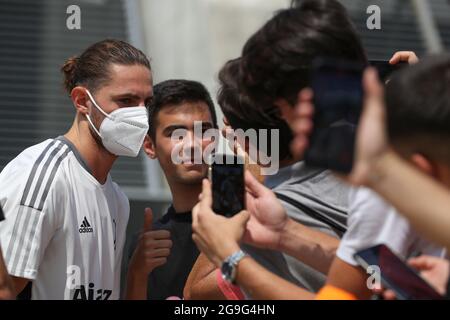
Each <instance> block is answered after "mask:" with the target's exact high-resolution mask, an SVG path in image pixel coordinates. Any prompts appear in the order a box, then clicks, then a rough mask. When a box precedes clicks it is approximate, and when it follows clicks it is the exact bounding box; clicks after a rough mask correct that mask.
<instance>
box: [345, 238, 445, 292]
mask: <svg viewBox="0 0 450 320" xmlns="http://www.w3.org/2000/svg"><path fill="white" fill-rule="evenodd" d="M354 257H355V259H356V261H357V262H358V263H359V264H360V265H361V267H362V268H364V270H367V268H368V267H369V266H378V267H379V271H380V273H379V275H380V279H381V284H382V285H383V286H384V287H386V288H388V289H391V290H393V291H394V292H395V294H396V296H397V299H400V300H431V299H432V300H442V299H444V297H443V296H442V295H440V294H439V293H438V292H436V290H435V289H434V288H432V287H431V286H430V285H429V284H428V282H426V281H425V280H424V279H423V278H422V277H421V276H420V275H419V274H418V273H417V272H416V271H415V270H414V269H412V268H411V267H410V266H408V265H407V264H406V263H405V262H403V261H402V260H401V259H400V258H399V257H398V256H397V255H395V254H394V253H393V252H392V251H391V250H390V249H389V248H388V247H387V246H386V245H383V244H381V245H377V246H374V247H371V248H368V249H365V250H362V251H359V252H357V253H356V254H355V256H354Z"/></svg>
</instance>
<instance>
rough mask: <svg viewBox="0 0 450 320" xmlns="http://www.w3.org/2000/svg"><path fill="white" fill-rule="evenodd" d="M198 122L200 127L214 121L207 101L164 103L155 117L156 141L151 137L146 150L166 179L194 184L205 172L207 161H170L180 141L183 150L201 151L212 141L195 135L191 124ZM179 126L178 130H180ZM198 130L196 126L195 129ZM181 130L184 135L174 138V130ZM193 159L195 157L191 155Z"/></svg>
mask: <svg viewBox="0 0 450 320" xmlns="http://www.w3.org/2000/svg"><path fill="white" fill-rule="evenodd" d="M196 122H197V126H199V124H198V122H201V129H202V130H201V131H202V132H204V131H206V130H208V129H210V128H213V121H212V117H211V113H210V111H209V108H208V105H207V104H206V103H205V102H202V101H199V102H183V103H181V104H180V105H173V106H164V107H163V108H162V109H161V110H160V111H159V112H158V114H157V115H156V117H155V124H154V125H155V128H156V130H155V139H154V140H155V141H152V140H151V139H150V143H147V144H146V146H145V150H146V152H147V154H148V155H149V156H150V157H152V158H157V159H158V161H159V163H160V165H161V168H162V169H163V171H164V174H165V175H166V178H167V180H168V182H169V183H171V182H176V183H183V184H197V183H201V181H202V179H203V178H204V177H206V175H207V172H208V165H207V164H205V163H203V162H202V164H194V163H181V164H177V163H174V161H172V152H173V151H174V149H175V148H176V149H177V150H179V149H180V143H182V144H183V147H184V149H185V151H191V154H192V156H193V155H194V154H195V152H197V153H198V152H200V153H201V155H202V159H203V150H204V149H205V148H206V147H207V146H208V145H209V144H210V143H212V140H211V139H203V138H202V137H199V136H195V134H194V124H195V123H196ZM180 129H181V130H180ZM197 130H198V129H197ZM181 131H184V138H182V139H181V138H180V139H173V138H172V135H173V134H174V132H176V133H178V132H181ZM191 160H192V162H194V161H193V160H194V159H191Z"/></svg>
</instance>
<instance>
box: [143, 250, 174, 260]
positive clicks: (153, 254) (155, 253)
mask: <svg viewBox="0 0 450 320" xmlns="http://www.w3.org/2000/svg"><path fill="white" fill-rule="evenodd" d="M169 255H170V249H167V248H162V249H155V250H152V251H147V252H145V258H147V259H149V258H153V259H158V258H167V257H168V256H169Z"/></svg>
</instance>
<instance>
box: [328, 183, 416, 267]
mask: <svg viewBox="0 0 450 320" xmlns="http://www.w3.org/2000/svg"><path fill="white" fill-rule="evenodd" d="M410 234H411V228H410V226H409V224H408V223H407V222H406V220H404V219H402V218H401V217H400V216H399V215H398V214H397V213H396V212H395V210H394V208H392V207H391V206H390V205H388V204H387V203H386V202H385V201H383V199H381V198H380V197H379V196H378V195H377V194H375V193H374V192H373V191H371V190H369V189H366V188H359V189H356V190H354V191H352V192H351V194H350V208H349V215H348V220H347V232H346V233H345V234H344V236H343V238H342V240H341V242H340V244H339V248H338V250H337V252H336V255H337V256H338V257H339V258H340V259H341V260H343V261H345V262H347V263H348V264H351V265H354V266H357V265H358V263H357V262H356V260H355V258H354V254H355V253H356V252H358V251H360V250H363V249H367V248H369V247H372V246H375V245H378V244H386V245H388V246H389V247H390V248H391V249H392V250H393V251H394V252H397V253H399V254H401V253H403V252H405V251H406V250H407V248H408V247H409V242H410V239H409V238H410Z"/></svg>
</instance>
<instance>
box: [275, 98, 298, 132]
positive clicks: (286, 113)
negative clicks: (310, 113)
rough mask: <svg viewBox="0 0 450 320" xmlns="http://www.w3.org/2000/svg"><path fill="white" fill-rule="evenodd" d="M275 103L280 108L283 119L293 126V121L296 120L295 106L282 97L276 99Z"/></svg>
mask: <svg viewBox="0 0 450 320" xmlns="http://www.w3.org/2000/svg"><path fill="white" fill-rule="evenodd" d="M274 104H275V106H277V107H278V109H280V113H281V117H282V118H283V120H284V121H286V122H287V123H288V124H289V125H290V126H291V125H292V122H293V121H294V120H295V108H294V106H292V105H291V104H290V103H289V102H288V101H287V100H286V99H282V98H280V99H277V100H275V102H274Z"/></svg>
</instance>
